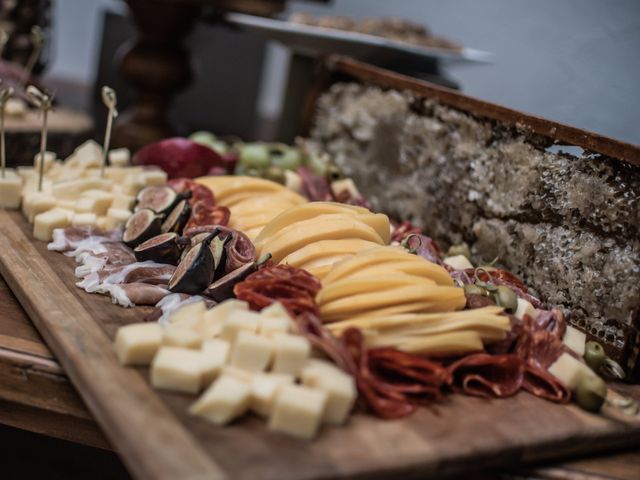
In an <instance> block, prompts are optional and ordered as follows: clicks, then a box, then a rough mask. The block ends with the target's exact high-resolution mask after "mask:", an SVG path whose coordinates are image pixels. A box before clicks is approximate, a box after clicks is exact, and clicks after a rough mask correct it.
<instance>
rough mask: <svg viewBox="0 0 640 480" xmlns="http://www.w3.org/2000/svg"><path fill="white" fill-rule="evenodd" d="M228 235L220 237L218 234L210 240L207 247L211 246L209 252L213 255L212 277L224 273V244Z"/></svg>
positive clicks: (225, 257) (225, 251) (225, 250)
mask: <svg viewBox="0 0 640 480" xmlns="http://www.w3.org/2000/svg"><path fill="white" fill-rule="evenodd" d="M229 239H230V237H228V236H227V237H225V238H220V235H218V236H216V237H215V238H214V239H213V240H212V241H211V245H210V247H209V248H211V254H212V255H213V263H214V265H215V267H214V277H213V278H218V277H219V276H222V275H224V266H225V264H226V261H227V249H226V244H227V242H228V240H229Z"/></svg>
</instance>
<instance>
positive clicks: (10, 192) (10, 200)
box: [0, 169, 22, 208]
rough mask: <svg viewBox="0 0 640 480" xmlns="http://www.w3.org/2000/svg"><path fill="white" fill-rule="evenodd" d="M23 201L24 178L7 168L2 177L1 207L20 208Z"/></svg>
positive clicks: (0, 190)
mask: <svg viewBox="0 0 640 480" xmlns="http://www.w3.org/2000/svg"><path fill="white" fill-rule="evenodd" d="M21 201H22V178H20V177H19V176H18V175H16V173H15V172H13V171H11V173H10V171H9V170H8V169H7V170H6V171H5V177H4V178H2V177H0V208H20V202H21Z"/></svg>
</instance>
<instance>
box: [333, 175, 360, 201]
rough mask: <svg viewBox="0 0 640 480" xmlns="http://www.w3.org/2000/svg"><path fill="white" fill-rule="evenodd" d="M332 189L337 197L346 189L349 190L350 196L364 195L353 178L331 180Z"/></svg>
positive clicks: (358, 196)
mask: <svg viewBox="0 0 640 480" xmlns="http://www.w3.org/2000/svg"><path fill="white" fill-rule="evenodd" d="M331 191H332V192H333V194H334V195H335V196H336V197H337V196H339V195H340V194H341V193H342V192H345V191H347V192H349V196H350V197H351V198H361V197H362V195H361V194H360V191H359V190H358V187H356V184H355V183H353V180H352V179H350V178H343V179H341V180H335V181H333V182H331Z"/></svg>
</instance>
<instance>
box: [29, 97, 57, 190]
mask: <svg viewBox="0 0 640 480" xmlns="http://www.w3.org/2000/svg"><path fill="white" fill-rule="evenodd" d="M26 93H27V97H28V98H29V101H30V102H31V103H32V104H33V105H34V106H35V107H37V108H39V109H40V111H41V112H42V130H41V131H40V168H39V171H38V191H39V192H41V191H42V179H43V177H44V154H45V152H46V151H47V114H48V113H49V110H51V106H52V103H53V95H50V94H48V93H46V92H41V91H40V90H38V88H36V87H35V86H33V85H29V86H28V87H27V92H26Z"/></svg>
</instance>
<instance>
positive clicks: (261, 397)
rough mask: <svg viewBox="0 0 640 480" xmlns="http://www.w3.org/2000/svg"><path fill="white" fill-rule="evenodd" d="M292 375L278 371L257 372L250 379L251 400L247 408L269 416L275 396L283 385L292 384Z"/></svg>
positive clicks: (262, 415) (257, 413)
mask: <svg viewBox="0 0 640 480" xmlns="http://www.w3.org/2000/svg"><path fill="white" fill-rule="evenodd" d="M293 382H294V378H293V376H292V375H284V374H280V373H258V374H256V375H254V377H253V379H252V380H251V400H250V403H249V408H250V409H251V411H252V412H254V413H255V414H256V415H260V416H261V417H269V416H270V415H271V412H272V411H273V405H274V404H275V400H276V397H277V395H278V392H279V391H280V388H281V387H282V386H283V385H293Z"/></svg>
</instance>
